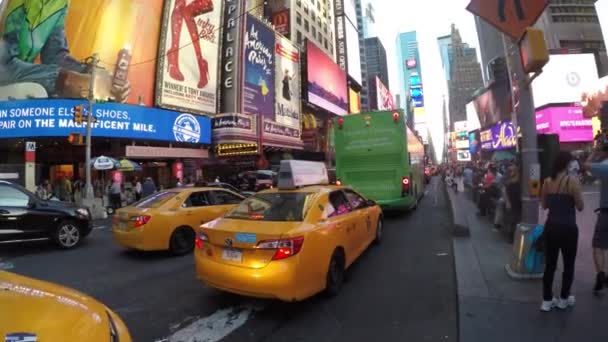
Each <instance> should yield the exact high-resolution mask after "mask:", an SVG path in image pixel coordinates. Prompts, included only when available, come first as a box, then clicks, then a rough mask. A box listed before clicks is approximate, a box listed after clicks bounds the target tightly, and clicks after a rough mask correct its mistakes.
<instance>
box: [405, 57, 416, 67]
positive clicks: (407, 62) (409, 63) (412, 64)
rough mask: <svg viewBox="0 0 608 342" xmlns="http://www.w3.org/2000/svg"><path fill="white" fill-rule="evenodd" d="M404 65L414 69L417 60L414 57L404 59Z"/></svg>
mask: <svg viewBox="0 0 608 342" xmlns="http://www.w3.org/2000/svg"><path fill="white" fill-rule="evenodd" d="M405 66H406V67H407V68H408V69H414V68H416V67H417V66H418V61H416V59H415V58H410V59H406V60H405Z"/></svg>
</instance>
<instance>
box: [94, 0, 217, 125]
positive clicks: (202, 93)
mask: <svg viewBox="0 0 608 342" xmlns="http://www.w3.org/2000/svg"><path fill="white" fill-rule="evenodd" d="M194 4H196V6H198V7H196V12H197V14H198V15H196V16H194V15H193V13H192V10H193V9H192V6H194ZM221 17H222V2H221V1H218V0H213V1H212V0H209V1H205V2H202V1H197V2H195V3H191V4H189V5H186V1H184V0H167V1H165V10H164V15H163V26H162V27H163V30H162V33H161V39H160V48H159V50H158V55H159V64H158V74H157V82H156V104H157V105H158V106H159V107H164V108H170V109H176V110H182V111H190V112H194V113H205V114H215V113H216V112H217V102H218V101H217V84H218V81H217V80H218V76H219V75H218V73H219V72H218V70H219V69H220V68H219V66H218V65H219V49H220V34H219V28H220V20H221ZM104 34H107V33H104ZM146 43H149V40H147V41H146Z"/></svg>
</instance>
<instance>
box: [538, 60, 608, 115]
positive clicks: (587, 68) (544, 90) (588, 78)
mask: <svg viewBox="0 0 608 342" xmlns="http://www.w3.org/2000/svg"><path fill="white" fill-rule="evenodd" d="M598 80H599V77H598V72H597V66H596V61H595V55H594V54H593V53H579V54H559V55H555V54H552V55H551V58H550V59H549V62H548V63H547V65H545V66H544V67H543V73H542V74H540V76H538V77H537V78H536V79H535V80H534V82H532V93H533V95H534V106H536V108H538V107H541V106H544V105H546V104H549V103H572V102H580V101H581V97H582V94H583V93H584V92H586V91H589V89H594V88H595V86H596V84H597V82H598Z"/></svg>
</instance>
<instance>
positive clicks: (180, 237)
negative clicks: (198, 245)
mask: <svg viewBox="0 0 608 342" xmlns="http://www.w3.org/2000/svg"><path fill="white" fill-rule="evenodd" d="M195 235H196V234H195V233H194V230H192V228H190V227H179V228H177V229H176V230H175V231H173V234H171V240H170V242H169V251H170V252H171V254H173V255H176V256H179V255H185V254H188V253H190V252H192V250H193V249H194V237H195Z"/></svg>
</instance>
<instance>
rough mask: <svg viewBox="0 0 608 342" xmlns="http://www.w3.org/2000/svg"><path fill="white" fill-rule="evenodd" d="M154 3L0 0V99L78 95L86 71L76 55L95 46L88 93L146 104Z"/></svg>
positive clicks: (154, 43) (156, 20) (155, 33)
mask: <svg viewBox="0 0 608 342" xmlns="http://www.w3.org/2000/svg"><path fill="white" fill-rule="evenodd" d="M162 7H163V1H162V0H72V1H32V0H6V1H4V2H0V33H1V34H2V40H3V44H2V45H1V46H0V56H2V58H0V101H2V100H9V98H10V99H26V98H31V97H37V98H48V97H59V98H83V97H85V96H87V95H88V94H87V92H86V91H85V92H83V89H88V88H89V82H90V76H89V72H88V69H87V66H86V65H85V64H84V63H83V62H81V61H84V60H86V59H87V58H88V57H90V56H92V55H93V54H94V53H97V54H98V57H99V60H100V63H99V65H100V66H101V67H103V69H99V70H97V76H96V84H95V89H94V94H95V98H97V99H103V100H108V99H109V100H112V101H116V102H122V103H131V104H142V105H146V106H151V105H152V104H153V101H154V81H155V73H156V56H157V52H158V37H159V32H160V26H161V21H160V18H161V16H162ZM8 55H10V57H12V58H4V57H5V56H8ZM60 70H61V71H63V72H62V73H60Z"/></svg>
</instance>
